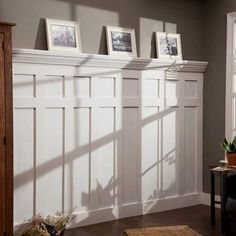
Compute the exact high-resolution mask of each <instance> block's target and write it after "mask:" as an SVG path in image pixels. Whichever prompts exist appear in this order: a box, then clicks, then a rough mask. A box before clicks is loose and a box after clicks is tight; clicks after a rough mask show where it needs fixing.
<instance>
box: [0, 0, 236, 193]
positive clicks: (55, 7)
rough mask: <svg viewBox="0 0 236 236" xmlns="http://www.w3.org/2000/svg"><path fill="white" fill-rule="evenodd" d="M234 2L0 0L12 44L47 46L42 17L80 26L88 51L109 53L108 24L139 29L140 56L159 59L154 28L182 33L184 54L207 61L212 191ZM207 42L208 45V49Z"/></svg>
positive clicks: (206, 142)
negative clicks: (229, 14)
mask: <svg viewBox="0 0 236 236" xmlns="http://www.w3.org/2000/svg"><path fill="white" fill-rule="evenodd" d="M233 11H236V1H235V0H227V1H225V0H206V2H205V1H203V0H178V1H176V0H169V1H164V0H145V1H144V0H128V1H127V0H120V1H119V4H118V3H117V1H114V0H99V1H95V0H1V2H0V20H4V21H12V22H16V23H17V27H15V28H14V31H13V38H14V41H13V46H14V47H17V48H35V49H46V48H47V46H46V34H45V26H44V20H43V19H44V18H47V17H48V18H55V19H64V20H75V21H78V22H80V24H81V36H82V48H83V52H85V53H95V54H96V53H100V54H106V53H107V51H106V40H105V31H104V27H103V26H104V25H113V26H123V27H130V28H135V30H136V38H137V47H138V52H139V55H140V56H141V57H155V56H156V55H155V45H154V37H153V31H170V32H178V33H180V34H181V37H182V48H183V58H184V59H189V60H207V61H208V62H209V66H208V69H207V71H206V74H205V79H204V117H203V118H204V137H203V157H204V160H203V190H204V192H209V190H210V174H209V169H208V166H209V165H215V164H218V161H219V160H220V159H222V158H223V156H224V153H223V151H222V150H221V149H220V147H219V143H220V142H221V141H222V140H223V138H224V134H225V128H224V122H225V58H226V13H227V12H233ZM205 45H206V47H205Z"/></svg>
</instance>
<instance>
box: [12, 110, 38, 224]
mask: <svg viewBox="0 0 236 236" xmlns="http://www.w3.org/2000/svg"><path fill="white" fill-rule="evenodd" d="M34 120H35V114H34V109H15V110H14V220H15V222H18V223H19V222H22V221H24V220H25V219H30V218H31V217H32V216H33V214H34V205H33V201H34V187H33V184H34V171H35V170H34V152H35V146H34V141H35V139H34V125H35V124H34ZM26 204H27V207H26Z"/></svg>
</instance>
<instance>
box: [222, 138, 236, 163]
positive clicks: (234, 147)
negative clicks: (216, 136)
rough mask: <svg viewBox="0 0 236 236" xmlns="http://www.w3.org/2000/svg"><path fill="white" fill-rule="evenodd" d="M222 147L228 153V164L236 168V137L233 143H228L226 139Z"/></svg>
mask: <svg viewBox="0 0 236 236" xmlns="http://www.w3.org/2000/svg"><path fill="white" fill-rule="evenodd" d="M221 146H222V148H223V149H224V150H225V151H226V156H227V160H228V164H229V165H230V166H236V135H235V136H234V138H233V140H232V141H228V140H227V139H226V138H225V139H224V142H223V143H222V144H221Z"/></svg>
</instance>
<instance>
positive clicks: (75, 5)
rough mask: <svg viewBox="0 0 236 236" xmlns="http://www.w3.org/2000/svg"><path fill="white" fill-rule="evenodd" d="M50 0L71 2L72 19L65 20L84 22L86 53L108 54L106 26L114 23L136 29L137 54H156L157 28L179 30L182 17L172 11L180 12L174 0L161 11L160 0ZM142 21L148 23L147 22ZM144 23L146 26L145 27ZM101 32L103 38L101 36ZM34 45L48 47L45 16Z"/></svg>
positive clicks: (145, 56)
mask: <svg viewBox="0 0 236 236" xmlns="http://www.w3.org/2000/svg"><path fill="white" fill-rule="evenodd" d="M48 1H54V2H55V3H56V2H66V3H67V4H69V5H70V7H69V9H70V14H69V15H70V18H68V17H67V18H66V19H65V20H72V21H77V22H80V23H81V38H82V51H83V52H84V53H92V54H97V53H98V54H104V55H106V54H107V46H106V32H105V27H104V26H106V25H111V26H120V27H126V28H134V29H135V31H136V42H137V54H138V56H141V57H144V58H150V57H151V58H155V57H156V51H155V37H154V34H153V32H154V31H167V32H172V33H176V30H177V24H178V21H179V20H178V17H176V16H174V14H170V10H171V9H174V10H175V11H178V10H179V7H180V5H181V4H179V3H178V4H176V3H175V2H176V1H173V0H171V2H173V4H172V8H171V9H170V8H169V4H165V3H161V5H164V10H162V11H161V10H160V9H159V8H158V7H157V6H158V3H157V2H158V1H151V3H149V4H148V6H147V3H146V2H143V1H139V2H137V1H128V2H127V1H123V3H119V4H117V3H115V2H114V1H107V0H102V1H99V2H96V1H84V0H79V1H75V0H69V1H65V0H48ZM152 5H153V6H152ZM165 5H166V6H165ZM157 10H158V14H157ZM165 13H166V14H165ZM91 14H92V15H91ZM54 15H55V14H54ZM54 15H53V14H52V15H50V16H48V17H49V18H56V19H60V17H58V16H54ZM167 16H168V17H167ZM160 19H161V20H160ZM61 20H63V19H61ZM143 21H144V22H145V23H144V24H143ZM168 22H175V23H168ZM144 25H145V27H143V26H144ZM141 31H142V32H141ZM100 34H101V37H100V38H99V35H100ZM34 48H35V49H41V50H46V49H47V41H46V30H45V23H44V19H42V18H41V19H40V21H39V24H38V31H37V36H36V40H35V44H34Z"/></svg>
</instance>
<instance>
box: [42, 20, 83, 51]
mask: <svg viewBox="0 0 236 236" xmlns="http://www.w3.org/2000/svg"><path fill="white" fill-rule="evenodd" d="M45 23H46V32H47V44H48V50H55V51H75V52H81V39H80V26H79V23H77V22H74V21H62V20H55V19H48V18H47V19H45Z"/></svg>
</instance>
